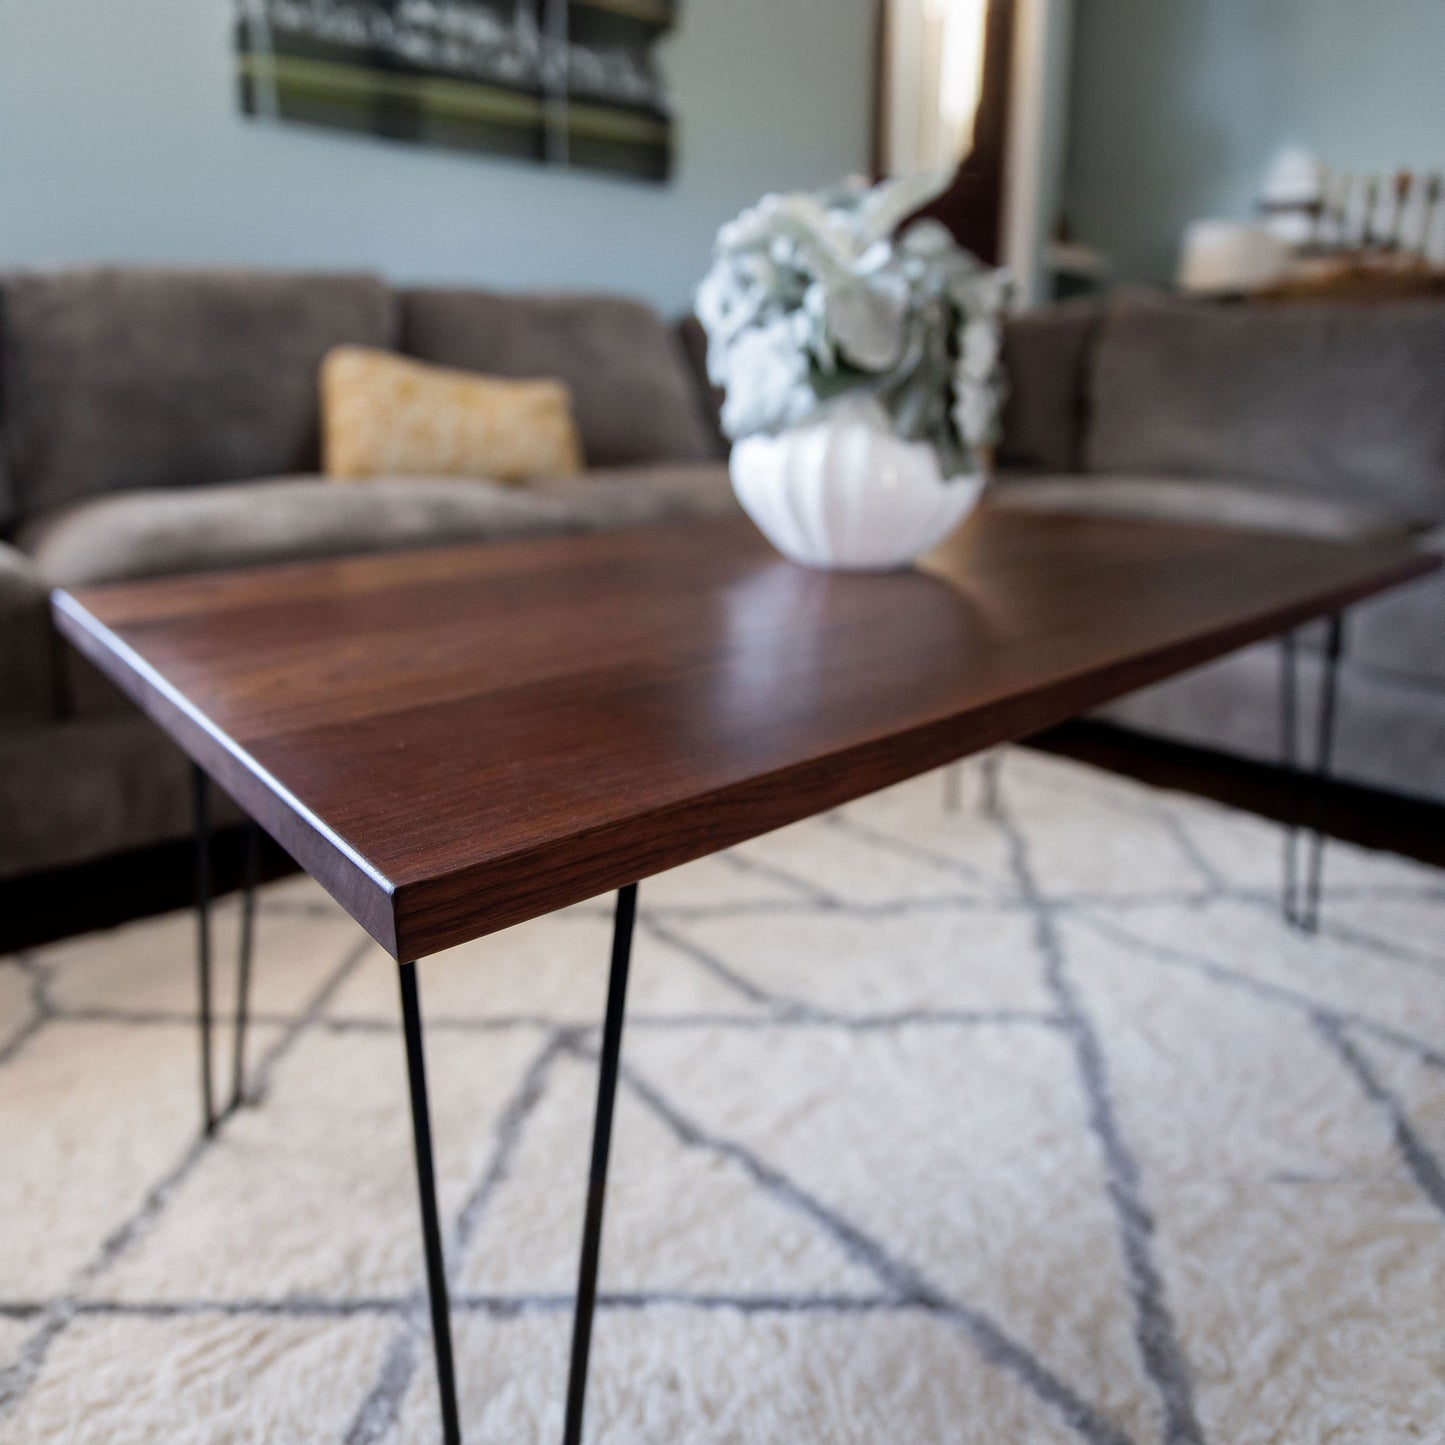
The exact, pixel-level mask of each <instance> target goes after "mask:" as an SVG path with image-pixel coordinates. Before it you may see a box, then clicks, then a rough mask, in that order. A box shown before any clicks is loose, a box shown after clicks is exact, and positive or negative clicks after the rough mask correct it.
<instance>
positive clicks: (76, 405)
mask: <svg viewBox="0 0 1445 1445" xmlns="http://www.w3.org/2000/svg"><path fill="white" fill-rule="evenodd" d="M341 343H354V344H359V345H369V346H379V347H386V348H391V349H396V350H401V351H405V352H409V353H410V354H412V355H414V356H417V357H420V358H421V359H423V360H426V361H433V362H437V363H440V364H445V365H451V366H461V367H467V368H472V369H476V370H479V371H485V372H490V373H493V374H499V375H511V376H559V377H561V378H563V379H564V380H565V381H567V382H568V383H569V384H570V385H571V387H572V391H573V401H574V408H575V412H576V418H577V422H578V428H579V431H580V432H581V436H582V442H583V448H584V452H585V455H586V457H587V460H588V463H589V470H588V472H587V473H586V474H585V475H584V476H581V477H555V478H547V477H542V478H538V479H537V480H536V481H535V482H533V483H531V484H529V485H528V486H527V487H526V488H517V487H505V486H501V485H498V484H496V483H492V482H486V481H471V480H456V481H453V480H445V479H417V478H411V479H407V478H397V479H377V480H373V481H367V482H364V483H354V484H345V485H343V484H340V483H336V482H332V481H328V480H326V479H325V478H323V477H321V476H319V475H318V471H319V415H318V404H317V371H318V368H319V366H320V362H321V358H322V357H323V355H324V354H325V353H326V351H327V350H328V349H329V348H330V347H332V346H335V345H338V344H341ZM696 347H697V337H696V335H695V333H692V332H689V334H688V335H687V336H685V337H684V335H682V334H681V333H680V330H679V328H677V327H674V326H670V325H668V324H667V323H666V322H664V321H663V320H662V319H661V318H660V317H658V316H657V315H656V314H655V313H654V312H652V311H651V310H650V309H649V308H647V307H646V306H643V305H641V304H639V303H637V302H633V301H627V300H623V299H620V298H613V297H602V296H591V297H583V296H506V297H504V296H499V295H495V294H490V293H486V292H482V291H475V290H458V289H424V288H423V289H412V290H398V289H393V288H391V287H388V286H387V285H386V284H385V283H383V282H382V281H380V280H378V279H377V278H375V277H371V276H345V275H305V274H280V273H266V272H239V271H201V270H197V271H177V270H137V269H109V268H107V269H96V270H84V271H70V272H56V273H26V274H12V275H7V276H0V538H3V540H0V878H13V877H17V876H21V875H24V874H28V873H33V872H37V871H41V870H45V869H51V868H56V867H61V866H65V865H69V864H75V863H81V862H86V861H89V860H91V859H95V858H101V857H105V856H107V855H109V854H112V853H115V852H119V851H123V850H126V849H132V848H138V847H143V846H145V845H148V844H152V843H156V842H160V841H163V840H166V839H170V838H177V837H182V836H184V835H185V834H186V832H187V830H188V829H189V826H190V822H189V806H190V804H189V797H190V794H189V776H188V772H187V769H186V766H185V763H184V760H183V759H182V758H181V756H180V755H179V753H177V752H176V750H175V749H174V748H173V746H172V745H171V744H170V743H169V742H168V741H167V740H165V739H164V738H163V737H162V736H161V735H160V734H159V733H158V732H157V731H156V729H155V728H154V727H152V726H151V724H150V723H148V722H147V721H146V720H145V719H144V718H142V717H141V715H140V714H139V713H138V712H137V711H136V710H135V709H134V708H133V707H132V706H131V704H130V703H129V702H127V701H126V700H125V699H124V698H123V697H122V696H121V695H120V694H119V692H117V691H116V690H115V689H114V688H113V687H111V686H110V685H109V684H108V683H106V682H104V681H103V680H102V679H101V677H100V676H99V674H97V673H96V672H95V671H94V670H93V669H92V668H91V667H90V666H89V665H88V664H87V663H85V662H84V661H83V660H82V659H81V658H79V656H78V655H76V654H75V653H74V652H73V651H72V650H70V649H68V648H66V647H64V646H63V645H62V644H61V643H60V642H59V639H58V638H57V637H56V635H55V634H54V632H53V630H52V628H51V625H50V622H49V614H48V606H47V598H48V594H49V591H50V589H51V588H52V587H54V586H84V585H87V584H94V583H103V582H115V581H122V580H128V579H137V578H143V577H152V576H158V575H162V574H165V573H173V572H183V571H198V570H213V569H218V568H227V567H244V566H251V565H256V564H260V563H265V562H276V561H286V560H298V559H303V558H314V557H325V556H336V555H344V554H348V553H360V552H375V551H380V550H387V549H392V548H401V547H425V546H435V545H442V544H448V543H458V542H472V541H493V540H498V539H503V538H511V537H527V536H534V535H539V534H543V533H549V532H558V531H569V530H570V531H590V530H597V529H602V528H609V527H618V526H628V525H636V524H640V523H645V522H656V521H664V520H672V519H681V518H687V517H701V516H712V515H717V514H719V513H725V512H730V511H732V510H733V509H734V505H735V504H734V502H733V500H732V494H731V490H730V488H729V485H728V481H727V473H726V466H725V463H724V461H723V460H722V459H723V457H724V455H725V453H724V450H723V446H722V441H721V438H720V436H719V434H718V432H717V429H716V421H715V409H714V408H713V404H712V401H711V398H710V396H709V395H708V393H707V391H706V388H705V385H704V383H702V382H701V381H700V379H699V375H700V374H699V373H698V372H697V371H696V370H695V368H694V366H693V365H692V362H691V360H690V357H692V356H695V355H696V354H697V351H696ZM690 348H691V349H690Z"/></svg>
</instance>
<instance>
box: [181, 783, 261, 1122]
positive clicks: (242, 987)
mask: <svg viewBox="0 0 1445 1445" xmlns="http://www.w3.org/2000/svg"><path fill="white" fill-rule="evenodd" d="M191 809H192V818H193V822H194V828H195V855H196V972H197V979H196V983H197V990H196V992H197V1014H198V1019H197V1022H198V1025H199V1029H200V1037H201V1120H202V1124H203V1127H204V1129H205V1132H206V1133H207V1134H213V1133H214V1132H215V1129H216V1125H217V1124H218V1123H219V1122H220V1120H221V1118H222V1117H223V1115H222V1114H220V1113H218V1112H217V1110H216V1103H215V1093H214V1085H213V1084H212V1081H211V1033H212V1025H213V1022H214V1020H213V1017H212V990H211V807H210V779H208V778H207V777H206V774H205V771H204V770H203V769H202V768H201V767H199V766H198V765H197V764H194V763H193V764H192V765H191ZM246 828H247V833H246V865H245V870H246V871H245V880H244V891H243V894H242V898H241V944H240V957H239V958H238V960H237V967H236V1021H235V1031H234V1034H233V1038H232V1054H231V1097H230V1101H229V1102H228V1104H227V1105H226V1110H225V1112H226V1113H230V1112H231V1110H232V1109H235V1108H237V1107H239V1105H240V1104H241V1103H242V1102H243V1100H244V1097H245V1069H246V1024H247V1020H248V1018H249V1015H250V1007H251V1001H250V993H251V950H252V945H253V942H254V939H255V932H256V885H257V882H258V881H259V877H260V869H261V830H260V828H258V827H257V826H256V824H255V823H253V822H250V821H249V820H248V822H247V825H246Z"/></svg>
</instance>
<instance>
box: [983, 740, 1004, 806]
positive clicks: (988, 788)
mask: <svg viewBox="0 0 1445 1445" xmlns="http://www.w3.org/2000/svg"><path fill="white" fill-rule="evenodd" d="M1002 772H1003V749H1002V748H990V749H989V750H988V751H987V752H986V753H985V754H984V755H983V763H982V768H981V770H980V775H981V778H982V792H981V794H980V798H979V808H980V809H981V810H982V812H983V815H984V817H985V818H997V817H998V816H999V811H1000V810H999V792H998V785H999V775H1000V774H1001V773H1002Z"/></svg>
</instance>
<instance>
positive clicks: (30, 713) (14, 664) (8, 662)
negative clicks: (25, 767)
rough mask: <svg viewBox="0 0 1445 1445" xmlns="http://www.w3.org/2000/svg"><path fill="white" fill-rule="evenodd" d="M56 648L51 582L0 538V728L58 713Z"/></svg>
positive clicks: (21, 553) (40, 720)
mask: <svg viewBox="0 0 1445 1445" xmlns="http://www.w3.org/2000/svg"><path fill="white" fill-rule="evenodd" d="M56 646H57V635H56V632H55V630H54V628H53V627H52V626H51V624H50V584H49V583H48V582H46V580H45V578H44V577H43V576H42V574H41V572H40V569H39V568H38V567H37V566H36V565H35V563H34V561H33V560H32V559H31V558H30V557H29V556H27V555H26V554H25V553H24V552H22V551H21V550H20V549H19V548H18V547H12V546H11V545H10V544H9V543H7V542H0V728H13V727H24V726H28V725H32V724H35V723H44V722H49V721H51V720H53V719H54V718H55V717H56V715H57V714H56V687H55V657H56Z"/></svg>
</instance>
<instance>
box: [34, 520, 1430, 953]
mask: <svg viewBox="0 0 1445 1445" xmlns="http://www.w3.org/2000/svg"><path fill="white" fill-rule="evenodd" d="M1432 565H1433V559H1431V558H1429V557H1427V556H1423V555H1421V554H1419V553H1415V552H1412V551H1409V550H1407V549H1406V548H1404V547H1403V546H1396V545H1384V544H1378V545H1377V544H1371V545H1364V544H1359V545H1356V544H1350V545H1345V544H1335V543H1325V542H1311V541H1302V540H1295V539H1290V538H1283V537H1279V536H1269V535H1264V534H1260V533H1244V532H1227V531H1219V530H1214V529H1208V528H1201V527H1193V526H1182V525H1175V524H1159V523H1133V522H1121V521H1116V520H1101V519H1096V518H1095V519H1091V518H1079V517H1062V516H1037V515H1035V516H1029V515H1025V514H1023V513H1018V512H1008V511H1004V510H990V509H989V508H988V507H984V508H983V509H981V510H980V512H979V513H978V514H977V515H976V516H975V517H974V518H973V519H972V520H971V521H970V522H969V523H968V524H966V525H965V526H964V527H963V528H962V529H961V530H960V532H958V533H957V534H956V535H955V536H954V537H953V538H952V539H951V540H950V541H949V542H948V543H946V544H945V545H944V546H943V547H942V548H940V549H939V550H938V551H937V552H936V553H934V554H933V555H932V556H931V557H930V558H928V559H927V560H926V561H925V563H924V564H923V565H921V566H920V568H919V569H918V570H915V571H905V572H896V573H891V574H885V575H856V574H846V573H833V574H827V573H821V572H812V571H807V570H805V569H803V568H800V567H796V566H793V565H792V564H790V563H788V562H785V561H784V560H783V559H782V558H780V557H779V556H778V555H777V554H776V553H775V552H773V550H772V549H771V548H770V547H769V546H768V544H767V543H766V542H764V541H763V540H762V538H761V537H760V536H759V535H758V534H757V533H756V532H755V531H754V530H753V528H752V526H751V525H750V524H749V523H747V522H744V521H741V520H738V521H724V522H716V523H701V524H692V525H686V526H673V527H658V528H645V529H640V530H635V531H626V532H618V533H613V534H609V535H605V536H590V537H559V538H551V539H547V540H542V541H530V542H519V543H507V544H501V545H494V546H483V547H468V548H463V549H456V550H446V551H431V552H410V553H401V554H393V555H389V556H382V557H370V558H357V559H347V560H342V561H331V562H322V563H309V564H304V565H289V566H280V567H270V568H264V569H260V570H255V571H250V572H245V573H229V574H212V575H206V576H196V577H180V578H168V579H162V580H157V581H149V582H139V583H132V584H126V585H121V586H112V587H104V588H93V589H88V590H82V591H77V592H74V593H66V592H57V593H56V594H55V598H54V608H55V613H56V618H57V621H58V624H59V626H60V628H61V630H62V631H63V632H64V633H65V634H66V635H67V636H68V637H69V638H70V639H71V641H72V642H74V643H75V644H76V646H77V647H79V648H80V650H81V651H82V652H84V653H85V654H86V655H87V656H88V657H89V658H90V659H91V660H92V661H94V662H95V663H96V664H97V665H98V666H99V667H100V669H101V670H102V671H103V672H105V673H107V674H108V675H109V676H110V677H111V678H113V679H114V680H115V681H116V682H117V683H119V684H120V686H121V687H122V688H124V689H125V690H126V692H128V693H129V694H130V696H131V697H133V698H134V699H135V700H136V701H137V702H138V703H139V704H140V705H141V706H142V707H143V708H144V709H145V710H146V711H147V712H148V713H149V714H150V715H151V716H152V717H153V718H154V719H155V720H156V721H157V722H158V723H159V724H160V725H161V726H162V727H163V728H165V729H166V731H167V732H169V733H170V734H171V735H172V736H173V737H174V738H175V739H176V741H177V742H178V743H179V744H180V745H181V747H183V748H184V749H185V750H186V752H188V753H189V754H190V755H191V757H192V758H194V759H195V760H196V761H197V762H198V763H200V764H201V765H202V767H204V768H205V769H206V770H207V771H208V772H209V773H210V774H211V776H212V777H214V778H215V779H216V780H217V781H218V782H219V783H220V784H221V785H222V786H223V787H224V788H225V789H226V790H227V791H228V792H230V794H231V795H232V796H233V797H234V798H235V799H236V801H237V802H238V803H240V805H241V806H242V807H243V808H245V809H246V811H247V812H248V813H249V814H251V816H253V817H254V818H255V819H256V820H257V821H258V822H259V823H260V824H261V825H262V826H263V827H265V828H266V829H267V831H268V832H270V833H271V834H272V835H273V836H274V837H275V838H276V839H277V841H278V842H280V843H281V844H282V845H283V846H284V847H285V848H286V849H287V850H288V851H289V852H291V853H292V855H293V856H294V857H295V858H296V860H297V861H298V862H299V863H300V864H301V865H302V866H303V867H305V868H306V870H307V871H308V872H310V873H311V874H312V875H313V876H314V877H315V878H317V879H318V880H319V881H320V882H321V883H322V884H323V885H324V886H325V887H326V888H328V889H329V890H330V891H331V892H332V893H333V894H334V895H335V896H336V898H337V899H338V900H339V901H340V902H341V903H342V904H343V905H344V906H345V907H346V908H347V910H348V911H349V912H350V913H351V914H352V915H353V916H354V917H355V918H356V919H357V920H358V921H359V922H360V923H361V924H362V925H363V926H364V927H365V928H366V929H367V930H368V931H369V932H370V933H371V934H372V936H373V937H374V938H375V939H376V940H377V941H378V942H379V943H380V944H382V945H383V947H385V948H386V949H388V950H389V951H390V952H391V953H392V954H393V955H394V956H397V957H400V958H416V957H421V956H423V955H425V954H428V953H433V952H435V951H437V950H438V949H442V948H446V947H448V946H450V945H452V944H456V943H460V942H463V941H465V940H467V939H469V938H474V937H477V936H479V935H480V934H483V933H488V932H491V931H492V930H495V929H498V928H503V927H506V926H507V925H509V924H513V923H518V922H520V921H522V920H524V919H527V918H531V917H534V916H536V915H538V914H541V913H545V912H548V911H550V910H552V909H554V908H558V907H562V906H564V905H566V904H569V903H573V902H576V901H578V900H580V899H583V898H588V897H591V896H593V895H595V894H598V893H602V892H604V891H607V890H609V889H612V888H616V887H618V886H620V885H622V884H624V883H628V882H632V881H634V880H636V879H640V878H645V877H647V876H648V875H649V874H653V873H657V872H660V871H662V870H663V869H666V868H671V867H673V866H674V865H676V864H679V863H683V862H686V861H688V860H690V859H693V858H697V857H700V856H702V855H704V854H707V853H711V852H714V851H716V850H718V849H721V848H725V847H728V846H729V845H731V844H733V843H737V842H740V841H741V840H743V839H745V838H749V837H753V836H755V835H757V834H759V833H763V832H766V831H768V830H770V829H772V828H777V827H780V826H782V825H783V824H785V823H791V822H794V821H796V820H797V819H799V818H803V817H807V816H809V815H811V814H814V813H818V812H821V811H823V810H825V809H827V808H831V807H834V806H836V805H838V804H840V803H844V802H847V801H848V800H850V799H852V798H856V797H859V796H861V795H863V794H865V793H869V792H872V791H874V790H876V789H878V788H882V787H885V786H887V785H889V784H891V783H895V782H899V781H901V780H902V779H904V778H907V777H910V776H912V775H914V774H917V773H920V772H923V771H925V770H927V769H930V768H935V767H938V766H940V765H941V764H943V763H946V762H949V761H950V760H952V759H955V758H959V757H962V756H964V755H966V754H968V753H972V752H976V751H978V750H979V749H982V748H986V747H989V746H991V745H993V744H995V743H999V742H1004V741H1007V740H1010V739H1015V738H1019V737H1023V736H1026V735H1028V734H1029V733H1032V732H1035V731H1037V730H1039V729H1041V728H1044V727H1048V726H1050V725H1052V724H1054V723H1057V722H1060V721H1063V720H1064V719H1066V718H1069V717H1071V716H1074V715H1075V714H1077V713H1079V712H1081V711H1084V710H1085V709H1087V708H1090V707H1093V706H1096V705H1097V704H1100V703H1102V702H1105V701H1106V700H1108V699H1110V698H1114V697H1117V696H1119V695H1121V694H1123V693H1126V692H1129V691H1132V690H1133V689H1135V688H1137V687H1141V686H1143V685H1145V684H1147V683H1151V682H1156V681H1158V680H1159V679H1161V678H1165V677H1168V676H1170V675H1171V674H1173V673H1177V672H1180V671H1183V670H1184V669H1186V668H1189V667H1192V666H1194V665H1195V664H1198V663H1202V662H1205V661H1208V660H1209V659H1211V658H1214V657H1218V656H1220V655H1221V654H1223V653H1226V652H1229V651H1231V650H1232V649H1234V648H1237V647H1240V646H1242V645H1244V644H1246V643H1249V642H1253V641H1256V640H1257V639H1260V638H1263V637H1267V636H1269V635H1271V634H1273V633H1277V632H1280V631H1282V630H1284V629H1287V628H1290V627H1293V626H1296V625H1297V624H1299V623H1302V622H1304V621H1307V620H1308V619H1310V618H1312V617H1315V616H1318V615H1321V614H1324V613H1326V612H1331V611H1334V610H1336V609H1338V608H1340V607H1342V606H1345V605H1347V604H1349V603H1352V602H1355V601H1358V600H1359V599H1361V598H1363V597H1365V596H1368V595H1369V594H1371V593H1373V592H1376V591H1379V590H1381V589H1383V588H1385V587H1388V586H1391V585H1393V584H1395V583H1398V582H1402V581H1404V580H1406V579H1408V578H1411V577H1414V576H1418V575H1421V574H1423V573H1424V572H1426V571H1428V570H1429V569H1430V567H1431V566H1432Z"/></svg>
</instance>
